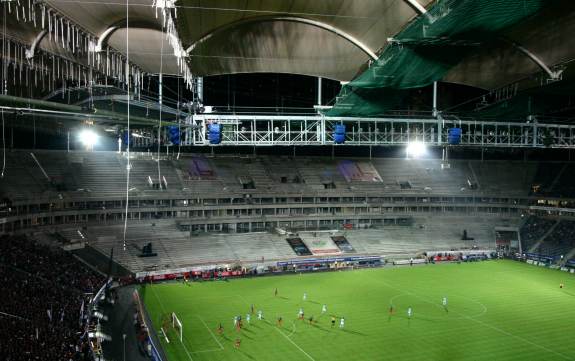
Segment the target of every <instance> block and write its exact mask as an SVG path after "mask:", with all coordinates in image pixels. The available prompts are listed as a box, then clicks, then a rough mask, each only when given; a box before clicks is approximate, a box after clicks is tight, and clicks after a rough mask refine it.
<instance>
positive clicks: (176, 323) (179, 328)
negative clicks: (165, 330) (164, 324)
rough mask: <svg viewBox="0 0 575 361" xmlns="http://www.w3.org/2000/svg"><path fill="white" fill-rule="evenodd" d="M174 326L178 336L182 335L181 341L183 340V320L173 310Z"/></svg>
mask: <svg viewBox="0 0 575 361" xmlns="http://www.w3.org/2000/svg"><path fill="white" fill-rule="evenodd" d="M172 327H173V328H174V330H176V332H177V333H178V336H179V337H180V342H183V339H184V329H183V327H182V322H181V321H180V319H179V318H178V316H177V315H176V313H175V312H172Z"/></svg>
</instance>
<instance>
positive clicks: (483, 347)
mask: <svg viewBox="0 0 575 361" xmlns="http://www.w3.org/2000/svg"><path fill="white" fill-rule="evenodd" d="M560 283H563V284H565V287H564V288H563V289H560V287H559V284H560ZM276 288H277V290H278V295H277V296H275V295H274V291H275V289H276ZM140 293H141V295H142V298H143V299H144V303H145V305H146V308H147V310H148V313H149V315H150V318H151V319H152V322H153V325H154V328H155V330H156V331H159V330H160V327H161V326H162V320H163V319H164V320H165V319H169V315H170V314H171V313H172V312H175V313H176V314H177V316H178V318H179V319H180V320H181V322H182V324H183V342H180V340H179V336H178V335H177V332H176V331H175V330H174V329H172V328H171V327H170V330H169V331H168V338H169V340H170V342H169V343H167V342H166V341H165V339H164V337H160V339H161V343H162V345H161V346H162V348H163V349H164V351H165V353H166V355H167V357H168V361H208V360H209V361H224V360H227V361H231V360H234V361H235V360H246V361H248V360H251V361H253V360H292V361H293V360H302V361H306V360H307V361H323V360H326V361H328V360H329V361H340V360H341V361H344V360H345V361H349V360H422V361H423V360H489V361H502V360H575V342H574V341H573V335H575V278H574V276H573V275H571V274H567V273H565V272H560V271H557V270H549V269H544V268H540V267H535V266H532V265H528V264H524V263H519V262H515V261H504V260H499V261H487V262H476V263H462V264H439V265H427V266H417V267H403V268H388V269H385V268H383V269H381V268H379V269H364V270H356V271H345V272H328V273H308V274H301V275H299V274H298V275H285V276H269V277H260V278H246V279H235V280H230V281H228V282H224V281H217V282H195V283H191V284H189V285H185V284H183V283H181V282H172V283H164V284H154V285H152V286H150V285H147V286H143V287H141V289H140ZM304 293H307V300H305V301H304V300H303V294H304ZM443 297H446V298H447V307H444V306H443V305H442V299H443ZM252 304H253V305H254V308H255V312H256V314H253V315H251V320H250V323H247V322H246V320H245V318H246V314H247V313H250V306H251V305H252ZM324 304H325V305H326V306H327V312H326V313H324V314H322V306H323V305H324ZM390 305H393V312H390ZM410 307H411V308H412V310H413V314H412V316H411V317H408V315H407V309H408V308H410ZM300 308H303V310H304V313H305V320H300V319H298V312H299V310H300ZM258 310H262V312H263V317H264V320H258V319H257V311H258ZM237 315H241V316H242V320H243V327H242V329H241V330H240V331H237V330H236V328H235V327H234V317H235V316H237ZM309 316H313V322H312V323H311V324H310V322H309ZM332 316H333V317H336V319H337V321H336V323H335V326H333V327H332V324H331V318H332ZM279 317H282V319H283V325H282V326H281V327H280V326H278V324H277V319H278V318H279ZM342 317H344V318H345V326H344V327H343V328H340V327H339V322H340V318H342ZM220 323H221V325H222V326H223V332H222V333H221V334H220V333H219V332H218V325H219V324H220ZM237 339H240V340H241V345H240V347H239V348H237V347H235V342H236V340H237Z"/></svg>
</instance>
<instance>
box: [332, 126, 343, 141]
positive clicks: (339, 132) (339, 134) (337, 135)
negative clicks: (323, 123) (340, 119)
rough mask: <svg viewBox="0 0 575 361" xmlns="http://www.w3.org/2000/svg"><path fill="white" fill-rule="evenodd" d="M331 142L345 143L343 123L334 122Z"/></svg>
mask: <svg viewBox="0 0 575 361" xmlns="http://www.w3.org/2000/svg"><path fill="white" fill-rule="evenodd" d="M333 142H334V143H335V144H343V143H345V124H336V126H335V130H334V132H333Z"/></svg>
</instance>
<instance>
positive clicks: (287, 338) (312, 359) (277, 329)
mask: <svg viewBox="0 0 575 361" xmlns="http://www.w3.org/2000/svg"><path fill="white" fill-rule="evenodd" d="M274 329H275V330H276V331H277V332H279V333H280V334H281V335H282V336H283V337H285V338H286V340H288V341H289V342H291V344H292V345H294V346H295V347H297V349H298V350H300V351H301V352H303V354H304V355H306V356H307V357H308V358H309V359H310V360H311V361H315V359H314V358H313V357H311V356H310V355H309V354H308V353H307V352H305V351H304V350H303V349H302V348H301V347H299V346H298V345H297V343H295V342H293V340H292V339H291V338H289V337H287V336H286V335H285V333H283V332H281V331H280V329H279V328H275V327H274Z"/></svg>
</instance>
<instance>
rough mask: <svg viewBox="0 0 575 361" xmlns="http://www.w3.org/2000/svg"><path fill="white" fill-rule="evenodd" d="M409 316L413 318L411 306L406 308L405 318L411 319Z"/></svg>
mask: <svg viewBox="0 0 575 361" xmlns="http://www.w3.org/2000/svg"><path fill="white" fill-rule="evenodd" d="M411 316H413V310H412V309H411V306H409V307H408V308H407V318H409V319H411Z"/></svg>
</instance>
